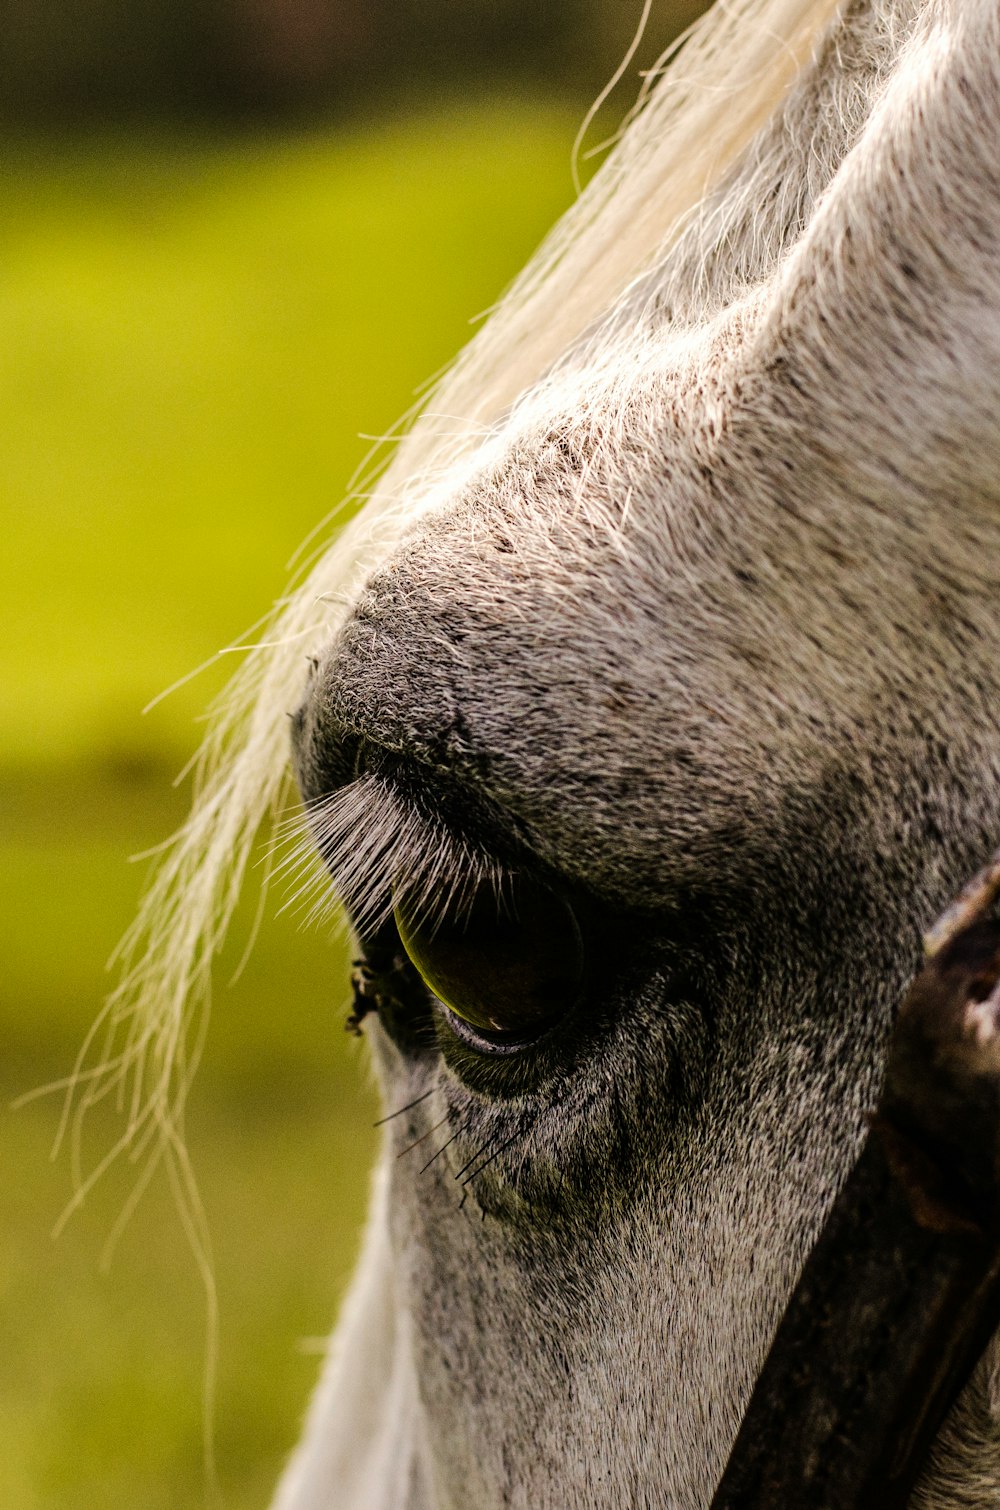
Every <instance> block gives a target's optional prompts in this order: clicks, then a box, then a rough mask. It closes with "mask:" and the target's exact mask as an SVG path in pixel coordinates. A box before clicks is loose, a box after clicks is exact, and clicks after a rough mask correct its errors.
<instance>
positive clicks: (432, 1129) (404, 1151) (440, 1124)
mask: <svg viewBox="0 0 1000 1510" xmlns="http://www.w3.org/2000/svg"><path fill="white" fill-rule="evenodd" d="M447 1120H448V1113H447V1112H445V1114H444V1116H443V1117H442V1118H441V1121H440V1122H435V1124H434V1126H433V1127H429V1128H428V1129H427V1131H426V1132H425V1133H421V1134H420V1137H419V1138H414V1140H413V1142H412V1143H407V1145H406V1147H405V1148H403V1149H400V1151H399V1153H398V1154H397V1155H396V1158H397V1159H401V1158H402V1157H403V1155H404V1154H407V1153H410V1152H411V1150H413V1149H414V1148H419V1147H420V1145H421V1143H426V1141H427V1139H428V1138H429V1137H430V1135H431V1133H436V1132H437V1130H438V1128H439V1127H443V1126H444V1124H445V1123H446V1122H447Z"/></svg>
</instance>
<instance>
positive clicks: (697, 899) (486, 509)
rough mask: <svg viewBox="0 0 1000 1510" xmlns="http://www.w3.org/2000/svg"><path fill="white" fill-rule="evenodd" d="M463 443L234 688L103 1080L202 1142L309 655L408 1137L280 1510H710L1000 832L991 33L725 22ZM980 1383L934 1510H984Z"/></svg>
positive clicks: (308, 776) (312, 746) (495, 378)
mask: <svg viewBox="0 0 1000 1510" xmlns="http://www.w3.org/2000/svg"><path fill="white" fill-rule="evenodd" d="M430 410H432V411H433V412H428V413H427V414H426V415H424V416H423V417H422V418H421V419H420V420H418V422H417V423H416V424H415V426H414V427H413V428H412V430H411V431H410V433H409V434H408V435H407V436H406V437H405V438H404V439H403V440H402V442H401V443H400V445H399V447H398V449H397V452H396V455H395V458H394V460H393V463H392V465H391V466H390V468H389V469H388V471H387V473H386V475H385V477H384V479H383V481H382V483H381V485H380V490H379V496H378V497H376V499H375V500H374V501H373V503H372V504H370V505H369V506H368V508H367V509H366V510H365V512H364V513H363V514H362V516H361V519H360V522H359V523H358V524H357V525H355V526H354V527H353V528H352V529H351V530H350V531H348V532H347V535H346V537H343V538H342V540H341V541H340V542H339V543H338V544H337V545H335V547H334V548H333V550H332V551H331V552H328V553H327V554H326V555H324V556H323V557H322V558H321V559H320V560H319V561H318V563H317V564H316V566H315V567H314V570H313V572H312V574H311V576H310V577H309V579H308V581H307V582H306V583H305V584H304V585H303V586H302V588H301V589H300V590H299V591H298V592H297V594H296V595H295V596H293V597H292V598H291V599H290V600H289V602H288V603H287V604H286V606H285V608H284V610H283V614H282V617H281V619H280V620H279V624H278V627H277V628H276V630H275V632H274V634H273V635H272V636H270V637H269V643H268V645H267V646H266V647H265V648H263V649H262V650H261V651H260V653H259V654H258V656H257V657H256V658H255V659H254V660H253V661H252V662H251V663H250V665H249V667H248V669H247V672H246V674H245V677H244V680H243V682H242V684H241V685H240V686H239V687H238V688H237V692H236V696H235V698H234V701H233V702H232V704H231V705H230V708H229V713H228V722H224V723H223V725H222V732H221V734H220V735H219V736H218V738H217V743H216V746H215V747H214V751H213V753H214V755H216V756H217V757H218V758H217V759H216V760H215V762H214V764H211V765H210V766H209V767H208V768H207V773H206V775H205V778H204V781H203V784H202V789H201V795H200V797H199V799H198V801H197V803H196V805H195V808H194V812H193V815H192V818H191V820H190V823H189V825H188V827H187V828H186V829H185V830H184V832H183V833H182V834H181V836H180V838H179V840H178V843H177V846H176V847H175V849H174V851H173V852H172V854H171V856H170V857H169V858H168V860H167V862H166V865H165V867H164V869H163V871H162V872H161V877H160V880H159V881H158V883H157V885H156V887H155V888H154V890H153V892H152V894H151V896H150V898H149V902H148V905H147V910H146V912H145V914H144V917H143V919H142V920H140V924H139V926H138V929H137V932H136V934H135V935H134V938H133V941H132V942H133V951H134V952H133V961H134V969H133V972H132V974H131V976H130V977H129V978H128V980H127V981H126V983H125V986H124V987H123V994H122V995H121V996H120V997H119V998H118V1000H117V1002H116V1007H115V1010H116V1012H117V1013H118V1014H119V1015H120V1014H122V1013H123V1012H124V1011H125V1010H126V1008H127V1007H129V1006H130V1005H134V1004H135V1002H136V997H138V1005H139V1007H140V1008H141V1009H142V1013H143V1014H144V1015H141V1016H137V1017H136V1018H135V1019H134V1021H135V1023H136V1026H135V1027H134V1029H133V1033H132V1037H131V1039H130V1040H129V1042H128V1044H127V1045H126V1047H125V1050H124V1051H123V1053H122V1055H121V1056H120V1058H119V1060H118V1061H116V1064H115V1066H114V1067H113V1069H114V1073H115V1074H123V1073H125V1072H126V1071H127V1070H128V1069H129V1068H130V1067H134V1066H136V1065H138V1067H139V1068H140V1070H141V1071H142V1074H143V1078H142V1080H141V1085H142V1087H143V1095H137V1096H136V1099H135V1102H134V1118H133V1120H134V1123H135V1126H136V1128H138V1129H141V1128H142V1127H143V1126H144V1125H145V1124H146V1123H153V1122H156V1121H159V1122H160V1123H161V1124H162V1126H163V1128H164V1131H165V1134H166V1145H167V1146H168V1148H170V1147H175V1146H176V1138H175V1131H176V1126H177V1119H178V1117H179V1109H178V1104H179V1101H181V1100H182V1099H183V1090H184V1087H185V1086H186V1083H187V1075H186V1072H185V1071H184V1070H183V1068H182V1069H180V1070H178V1068H177V1051H178V1047H179V1045H180V1044H181V1043H182V1042H183V1040H184V1036H185V1032H186V1022H187V1019H186V1017H185V1006H184V1003H185V1002H186V1001H188V1000H189V999H190V994H191V991H192V989H194V990H195V991H197V989H198V987H199V986H201V985H203V984H204V978H205V972H206V970H207V965H208V959H209V957H210V954H211V946H212V945H213V944H214V943H215V942H216V940H217V938H218V934H219V930H220V928H221V927H222V925H223V923H224V920H225V915H226V913H227V911H228V908H229V907H230V906H231V903H232V900H233V897H234V895H235V890H236V888H237V886H238V881H239V876H240V874H241V872H242V869H243V865H244V863H245V860H246V857H247V854H248V851H249V846H250V844H251V841H252V838H253V835H254V833H255V831H256V829H257V825H258V822H259V820H260V818H261V816H262V814H263V813H264V811H265V809H266V808H267V807H268V806H269V805H270V804H271V803H272V802H273V801H274V800H275V799H276V797H277V795H278V794H279V792H280V790H281V785H282V782H283V780H284V773H285V770H286V759H287V757H286V742H287V732H286V731H287V723H286V720H285V717H284V715H285V712H286V710H287V709H288V708H289V707H290V706H291V705H293V704H294V702H295V699H296V697H297V696H298V695H299V694H298V691H297V688H298V687H300V686H301V679H300V669H299V668H300V667H301V664H302V663H301V656H302V654H303V652H304V651H311V650H315V651H316V654H317V656H318V660H317V663H316V666H315V668H314V671H313V673H312V675H311V679H310V684H309V686H308V689H307V693H306V696H305V701H304V702H303V704H302V706H301V708H300V710H299V712H298V713H297V714H296V716H295V718H294V720H293V730H294V743H295V762H296V769H297V773H298V777H299V781H300V784H301V788H302V791H303V794H304V796H305V798H306V800H307V804H308V806H309V811H310V821H311V828H312V832H313V835H314V838H315V840H316V842H317V844H318V847H319V849H320V851H321V853H322V855H323V857H324V859H325V860H326V862H327V865H328V867H329V868H330V870H331V871H332V872H333V875H334V878H335V882H336V886H337V888H338V889H339V891H340V892H341V894H342V895H343V896H344V898H345V900H346V902H347V904H348V906H349V908H350V909H351V911H352V915H353V919H354V923H355V927H356V930H357V933H358V935H359V938H360V943H359V951H360V952H361V953H362V956H363V963H362V965H361V967H360V968H359V971H358V973H357V976H356V980H355V989H356V1017H357V1020H358V1023H359V1026H360V1030H361V1031H363V1032H364V1033H365V1035H366V1036H367V1037H368V1038H369V1040H370V1042H371V1047H372V1051H373V1054H374V1057H375V1061H376V1063H377V1066H378V1070H379V1074H380V1077H381V1081H382V1085H383V1088H384V1094H385V1101H386V1111H387V1116H388V1120H387V1121H386V1124H385V1132H386V1136H385V1146H384V1151H383V1155H382V1158H381V1162H380V1164H379V1168H378V1172H377V1175H376V1179H375V1189H374V1196H373V1200H372V1208H371V1216H370V1223H369V1230H368V1236H367V1241H366V1244H365V1248H364V1253H363V1256H362V1259H361V1262H360V1265H359V1269H358V1273H357V1278H356V1280H355V1283H354V1288H353V1291H352V1293H351V1295H350V1298H349V1300H348V1302H347V1304H346V1307H345V1310H344V1314H343V1316H342V1318H341V1322H340V1325H339V1327H338V1329H337V1331H336V1333H335V1336H334V1341H333V1345H332V1349H331V1354H330V1358H329V1362H328V1364H327V1367H326V1370H325V1373H324V1376H323V1379H322V1382H321V1384H320V1386H319V1389H318V1391H317V1394H316V1396H315V1399H314V1402H313V1406H312V1409H311V1412H310V1416H309V1420H308V1424H307V1427H306V1431H305V1435H304V1438H303V1441H302V1443H301V1445H300V1447H299V1448H298V1450H297V1452H296V1454H295V1456H294V1458H293V1460H292V1462H291V1465H290V1466H289V1468H288V1471H287V1473H286V1475H285V1478H284V1480H283V1483H282V1485H281V1487H280V1489H279V1491H278V1496H277V1502H276V1504H277V1507H278V1510H334V1507H336V1510H463V1507H474V1510H493V1507H500V1506H517V1507H524V1510H527V1507H531V1510H544V1507H553V1510H556V1507H559V1510H564V1507H605V1506H613V1507H616V1510H617V1507H625V1506H632V1507H639V1506H653V1507H661V1506H662V1507H677V1510H696V1507H702V1506H706V1505H707V1504H708V1502H709V1501H710V1500H711V1497H712V1493H713V1488H714V1486H715V1484H716V1483H717V1481H718V1479H719V1477H720V1475H721V1472H722V1470H723V1468H724V1465H725V1463H726V1460H727V1457H728V1454H729V1452H730V1450H731V1447H732V1444H733V1441H734V1439H735V1435H736V1432H737V1429H738V1426H739V1422H740V1419H741V1415H742V1413H743V1411H744V1409H745V1407H746V1404H747V1401H748V1399H749V1395H750V1392H751V1390H752V1387H753V1383H754V1380H755V1378H756V1376H757V1374H758V1371H759V1369H760V1367H761V1363H762V1360H763V1358H764V1355H765V1353H766V1351H767V1347H768V1343H769V1340H770V1338H771V1336H772V1334H773V1331H774V1328H775V1326H776V1324H777V1322H778V1320H779V1317H780V1315H781V1312H782V1309H783V1307H784V1304H785V1302H786V1300H787V1298H788V1295H789V1293H790V1289H791V1287H792V1285H793V1283H794V1281H795V1277H796V1274H797V1272H798V1269H799V1267H800V1265H801V1263H802V1260H803V1257H804V1255H805V1254H806V1252H807V1251H808V1249H809V1247H810V1245H811V1244H812V1242H813V1241H814V1239H815V1237H816V1234H817V1232H818V1231H819V1229H820V1227H821V1225H822V1222H823V1218H824V1215H825V1213H826V1212H827V1210H828V1209H829V1206H830V1203H831V1200H832V1198H833V1196H834V1194H835V1193H836V1190H837V1188H838V1186H839V1184H840V1182H841V1181H842V1180H843V1178H844V1175H845V1173H846V1171H847V1170H848V1168H849V1167H850V1164H851V1162H852V1159H853V1157H854V1155H855V1153H856V1150H857V1147H858V1145H859V1140H860V1139H861V1137H862V1135H863V1130H864V1112H865V1110H866V1108H868V1107H870V1106H871V1105H872V1103H873V1101H874V1099H875V1097H876V1093H877V1088H878V1083H879V1078H880V1070H881V1065H882V1062H883V1056H884V1045H885V1037H886V1030H887V1027H888V1025H889V1023H890V1020H891V1016H892V1012H893V1009H894V1006H895V1004H896V1003H897V1001H898V999H899V995H900V992H901V989H902V987H903V985H904V982H905V981H906V979H907V977H908V976H909V974H910V973H911V971H912V969H913V967H914V963H915V960H916V957H917V941H918V936H919V929H920V927H921V926H922V925H923V924H925V923H926V922H927V921H928V920H929V919H930V918H932V917H933V916H934V915H935V914H936V912H937V911H938V910H939V909H940V907H941V906H942V905H943V904H944V902H945V901H946V900H947V899H948V897H949V896H950V894H951V893H952V892H953V891H954V889H955V888H956V887H957V885H958V883H959V882H960V881H961V880H962V879H963V878H964V877H965V875H966V874H967V873H969V872H971V871H972V870H973V869H975V867H976V865H977V864H978V863H980V862H981V860H982V859H983V858H984V856H985V855H986V854H987V853H988V852H989V851H990V850H991V849H992V848H994V847H995V845H996V842H997V837H998V835H1000V730H998V721H997V713H998V706H1000V704H998V694H1000V670H998V668H1000V618H998V614H997V602H998V588H1000V447H998V443H997V442H998V434H1000V10H998V6H997V3H996V0H847V3H845V4H834V3H832V0H732V3H728V4H723V3H722V0H720V5H719V7H718V8H717V10H716V11H715V12H712V13H710V14H709V16H708V17H707V18H706V19H705V20H704V21H703V22H702V23H700V24H699V26H698V27H697V28H696V29H695V32H694V34H693V36H692V37H691V38H690V40H689V41H688V43H687V45H686V46H685V47H684V48H683V49H682V50H681V52H680V53H679V55H678V56H677V57H676V58H675V59H673V60H672V61H670V62H669V63H668V65H666V66H665V67H664V68H663V69H662V70H660V71H659V72H658V75H657V77H656V79H655V80H654V82H653V83H652V84H651V86H650V88H649V89H648V90H647V91H646V95H645V97H644V99H643V100H642V101H641V102H640V108H639V109H638V110H637V111H636V112H635V114H634V115H633V118H632V120H631V121H630V123H629V125H628V128H627V130H626V132H625V134H624V136H623V138H622V140H621V141H620V143H619V144H618V146H617V148H616V150H615V152H614V154H613V155H612V157H611V158H610V160H609V162H608V163H607V165H606V166H605V167H604V168H603V169H602V171H601V173H600V174H599V175H598V177H597V178H596V179H595V181H594V183H593V184H592V185H591V186H590V187H589V189H588V190H587V192H586V193H585V194H584V196H583V197H582V199H581V200H580V202H579V203H578V205H577V206H576V207H575V208H574V210H573V211H572V212H571V213H570V215H569V216H568V217H567V219H566V221H564V222H563V224H562V226H561V227H560V228H558V229H557V231H556V232H555V233H554V236H553V237H552V238H551V239H550V241H549V242H548V243H547V244H546V246H545V247H543V249H542V251H541V252H540V254H539V255H538V257H537V259H536V260H535V262H534V263H533V264H532V265H531V267H529V269H528V272H527V273H526V274H525V275H524V277H523V278H522V279H521V281H520V282H519V283H518V284H517V285H516V286H515V287H514V289H513V290H512V292H511V294H510V295H509V297H508V298H507V300H506V301H505V303H504V304H503V305H502V306H501V307H500V308H499V310H498V311H497V312H496V313H495V315H494V316H493V318H492V320H491V322H490V323H489V324H488V325H487V327H486V328H485V329H484V330H483V332H482V333H481V334H480V336H479V337H477V339H476V341H474V342H473V344H472V346H471V347H470V348H469V350H468V351H467V353H466V354H465V355H464V356H463V358H462V359H460V361H459V362H458V364H457V365H456V367H455V368H454V369H453V371H452V373H451V374H450V375H449V376H448V377H447V378H446V379H445V380H444V382H443V384H442V385H441V387H440V388H439V390H438V393H437V395H436V397H435V399H434V401H433V403H432V404H431V405H430ZM146 1092H148V1093H149V1094H148V1096H146ZM411 1145H417V1146H415V1147H413V1148H411ZM407 1149H410V1151H409V1152H407V1153H406V1156H405V1157H401V1155H402V1154H403V1153H404V1151H405V1150H407ZM997 1356H998V1355H997V1354H996V1353H995V1352H992V1351H991V1352H990V1353H989V1354H988V1355H987V1357H986V1359H984V1361H983V1363H982V1365H981V1366H980V1368H979V1369H978V1370H977V1372H976V1374H975V1376H974V1377H973V1380H972V1382H971V1383H970V1385H969V1386H968V1388H967V1389H966V1391H965V1392H964V1394H963V1396H962V1398H961V1400H960V1402H959V1404H958V1406H957V1407H956V1409H955V1410H954V1411H953V1412H952V1414H951V1416H950V1417H949V1420H948V1422H947V1423H946V1426H945V1428H944V1430H943V1432H942V1434H941V1436H940V1438H939V1440H938V1443H937V1446H936V1449H935V1452H934V1454H933V1455H932V1459H931V1462H930V1464H929V1467H928V1469H927V1471H926V1473H925V1475H924V1477H923V1479H922V1481H921V1485H920V1487H919V1488H918V1490H917V1493H916V1498H915V1501H914V1503H916V1504H918V1505H920V1506H936V1507H943V1506H947V1507H957V1506H978V1507H982V1506H986V1505H992V1504H998V1503H1000V1390H998V1388H997V1385H996V1383H995V1378H994V1367H995V1360H996V1358H997Z"/></svg>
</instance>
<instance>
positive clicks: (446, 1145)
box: [417, 1122, 469, 1175]
mask: <svg viewBox="0 0 1000 1510" xmlns="http://www.w3.org/2000/svg"><path fill="white" fill-rule="evenodd" d="M468 1127H469V1123H468V1122H463V1124H462V1126H461V1127H460V1128H459V1129H458V1131H457V1132H453V1133H452V1135H451V1137H450V1138H449V1139H448V1141H447V1142H446V1143H442V1144H441V1147H440V1148H439V1149H438V1151H437V1153H436V1154H434V1155H432V1157H431V1158H429V1159H428V1160H427V1163H426V1164H425V1165H424V1166H423V1168H422V1169H418V1171H417V1174H418V1175H421V1174H426V1172H427V1170H428V1169H430V1167H431V1165H432V1164H433V1163H434V1161H435V1159H439V1158H440V1157H441V1155H442V1154H443V1153H444V1151H445V1149H446V1148H450V1147H451V1145H452V1144H453V1143H454V1141H455V1139H456V1138H460V1137H461V1136H462V1134H463V1133H464V1132H466V1131H467V1130H468Z"/></svg>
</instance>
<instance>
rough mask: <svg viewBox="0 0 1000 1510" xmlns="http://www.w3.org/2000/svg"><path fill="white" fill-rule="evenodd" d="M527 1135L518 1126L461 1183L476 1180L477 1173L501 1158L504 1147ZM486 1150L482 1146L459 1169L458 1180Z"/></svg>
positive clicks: (466, 1183)
mask: <svg viewBox="0 0 1000 1510" xmlns="http://www.w3.org/2000/svg"><path fill="white" fill-rule="evenodd" d="M530 1131H531V1129H530V1128H529V1129H528V1132H529V1133H530ZM527 1135H528V1134H526V1133H525V1132H524V1129H523V1128H521V1127H519V1128H517V1130H516V1131H515V1132H512V1133H511V1135H510V1137H509V1138H507V1139H505V1141H504V1142H503V1143H501V1144H500V1147H499V1148H495V1149H494V1150H493V1152H492V1153H491V1154H490V1156H489V1158H488V1159H487V1160H486V1161H485V1162H484V1163H482V1164H480V1165H479V1167H478V1168H477V1169H473V1170H472V1171H471V1172H470V1173H469V1174H467V1175H466V1176H465V1179H464V1180H460V1183H461V1184H462V1185H468V1184H469V1183H470V1182H471V1181H472V1180H474V1179H475V1178H476V1176H477V1175H480V1174H482V1172H483V1170H484V1169H488V1168H489V1167H490V1165H491V1164H492V1163H493V1161H494V1160H495V1159H499V1157H500V1155H501V1154H502V1153H503V1151H504V1149H506V1148H509V1147H510V1145H511V1144H512V1143H515V1142H516V1141H517V1139H518V1138H520V1137H526V1136H527ZM488 1146H492V1145H488ZM485 1152H486V1150H485V1149H482V1148H481V1149H480V1150H479V1153H477V1154H476V1155H475V1156H474V1157H473V1158H471V1159H470V1160H469V1163H468V1164H466V1165H465V1168H464V1169H460V1170H459V1171H458V1174H457V1175H456V1176H455V1178H456V1180H459V1179H460V1176H461V1175H463V1174H465V1170H466V1169H468V1168H469V1165H470V1164H475V1162H476V1159H478V1158H479V1157H480V1155H482V1154H483V1153H485Z"/></svg>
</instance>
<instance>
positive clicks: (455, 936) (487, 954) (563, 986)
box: [395, 875, 583, 1041]
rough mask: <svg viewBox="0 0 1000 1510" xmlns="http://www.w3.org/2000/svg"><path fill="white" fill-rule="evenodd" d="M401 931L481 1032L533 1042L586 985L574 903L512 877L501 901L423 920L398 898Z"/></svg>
mask: <svg viewBox="0 0 1000 1510" xmlns="http://www.w3.org/2000/svg"><path fill="white" fill-rule="evenodd" d="M395 916H396V927H397V929H398V930H399V937H400V940H401V941H402V945H403V948H404V949H405V950H406V953H407V954H408V955H409V957H410V960H411V962H412V963H413V964H414V965H415V966H416V969H417V970H418V971H419V973H420V975H421V976H422V978H423V980H424V983H425V984H426V985H427V986H428V988H429V989H430V990H431V991H432V992H433V993H434V995H435V996H436V997H437V998H438V1000H439V1001H441V1002H443V1003H444V1005H445V1006H446V1007H447V1008H448V1010H449V1011H450V1012H453V1013H454V1014H455V1016H456V1017H460V1018H461V1019H462V1021H463V1022H466V1023H468V1024H469V1025H470V1026H471V1027H473V1028H475V1029H477V1031H479V1032H482V1033H485V1034H486V1035H494V1034H499V1035H501V1036H502V1037H503V1038H505V1039H512V1040H519V1041H528V1040H530V1039H532V1038H538V1037H539V1036H540V1035H541V1034H542V1033H544V1032H545V1030H546V1028H548V1027H550V1026H551V1025H552V1023H554V1022H556V1021H557V1020H558V1019H559V1018H560V1017H562V1016H564V1015H565V1014H566V1013H567V1012H568V1011H569V1010H570V1008H571V1007H573V1006H574V1005H575V1003H576V1001H577V1000H578V998H579V996H580V992H581V988H582V985H583V941H582V939H581V937H580V929H579V927H578V925H577V921H576V917H575V916H574V914H573V910H572V908H571V907H570V906H569V903H568V902H566V901H564V900H563V898H562V897H560V896H557V895H556V893H555V892H553V891H550V890H549V889H548V888H547V887H544V886H539V885H538V884H537V883H536V882H534V881H531V880H529V879H528V878H527V877H525V876H518V875H514V876H513V877H512V878H511V879H510V881H509V883H507V884H505V886H504V891H503V895H502V897H497V895H496V893H495V892H494V890H493V888H492V887H490V886H486V885H484V886H482V887H480V888H479V891H478V892H477V893H476V895H475V897H474V898H473V900H472V902H471V905H468V904H467V905H463V906H461V907H455V908H454V909H452V910H450V911H449V912H447V913H446V914H445V916H444V917H443V918H436V919H434V921H433V922H430V921H422V920H421V919H420V918H419V917H418V916H416V915H414V914H413V913H408V911H407V908H406V906H405V903H402V902H400V901H399V899H397V901H396V906H395Z"/></svg>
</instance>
